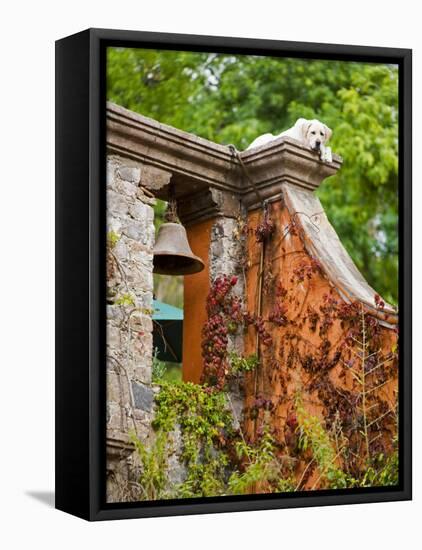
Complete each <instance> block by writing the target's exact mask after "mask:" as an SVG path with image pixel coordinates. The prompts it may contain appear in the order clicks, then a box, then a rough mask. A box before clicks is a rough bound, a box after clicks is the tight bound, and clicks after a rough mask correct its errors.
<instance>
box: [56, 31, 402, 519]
mask: <svg viewBox="0 0 422 550" xmlns="http://www.w3.org/2000/svg"><path fill="white" fill-rule="evenodd" d="M118 45H119V46H126V47H148V48H151V47H153V48H154V47H155V48H160V47H162V48H163V47H164V48H166V49H175V50H191V51H212V52H237V53H242V54H259V55H273V56H274V55H276V56H289V57H302V58H304V57H306V58H310V59H315V58H318V59H336V60H344V61H351V60H355V61H372V62H381V63H395V64H398V65H399V109H400V110H399V250H400V268H399V286H400V289H399V298H400V341H401V342H400V367H401V368H400V375H399V389H400V397H399V407H400V413H399V433H400V450H399V463H400V484H399V486H398V487H397V488H391V487H382V488H368V489H359V490H343V491H337V490H330V491H317V492H315V493H310V492H307V493H294V494H286V495H283V496H279V495H274V494H271V495H254V496H247V497H215V498H207V499H184V500H177V501H157V502H154V503H150V502H149V503H128V504H106V503H105V494H104V488H105V368H104V367H103V365H104V356H105V284H104V281H105V274H104V273H105V234H106V233H105V191H104V188H103V186H102V185H101V182H103V181H104V179H105V100H106V94H105V49H106V47H107V46H118ZM411 116H412V52H411V50H409V49H395V48H380V47H367V46H347V45H335V44H316V43H304V42H284V41H275V40H255V39H243V38H227V37H213V36H194V35H183V34H164V33H151V32H137V31H121V30H107V29H88V30H85V31H83V32H80V33H78V34H75V35H72V36H69V37H66V38H63V39H61V40H58V41H57V42H56V508H58V509H60V510H63V511H65V512H68V513H70V514H74V515H76V516H79V517H81V518H84V519H87V520H107V519H122V518H140V517H150V516H170V515H181V514H203V513H215V512H231V511H243V510H262V509H275V508H292V507H304V506H326V505H334V504H354V503H365V502H384V501H398V500H409V499H411V498H412V439H411V438H412V394H411V332H412V331H411V322H412V311H411V307H412V304H411V298H412V290H411V287H412V280H411V261H412V259H411V226H412V221H411V195H412V192H411V177H412V173H411V161H412V131H411V130H412V129H411Z"/></svg>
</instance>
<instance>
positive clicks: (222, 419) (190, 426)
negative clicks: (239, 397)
mask: <svg viewBox="0 0 422 550" xmlns="http://www.w3.org/2000/svg"><path fill="white" fill-rule="evenodd" d="M156 404H157V412H156V415H155V419H154V421H153V427H154V429H155V430H156V431H157V432H162V433H166V434H169V433H170V432H171V431H173V430H174V429H175V427H176V426H179V427H180V431H181V434H182V447H183V449H182V453H181V459H182V460H183V462H184V463H185V465H186V468H187V476H186V479H185V480H184V482H183V483H182V484H181V485H180V486H179V487H177V488H176V489H175V491H176V493H177V495H178V496H181V497H189V496H216V495H218V494H222V492H223V490H224V474H225V467H226V466H227V464H228V457H227V454H226V452H225V451H224V449H222V448H221V446H220V445H219V442H220V440H221V438H222V437H229V436H230V435H233V428H232V426H233V418H232V415H231V412H230V411H229V409H228V408H227V404H226V397H225V395H224V393H222V392H212V393H210V392H208V391H206V389H205V388H204V387H203V386H199V385H197V384H192V383H190V382H186V383H179V384H168V383H163V384H162V385H161V391H160V393H159V394H157V396H156Z"/></svg>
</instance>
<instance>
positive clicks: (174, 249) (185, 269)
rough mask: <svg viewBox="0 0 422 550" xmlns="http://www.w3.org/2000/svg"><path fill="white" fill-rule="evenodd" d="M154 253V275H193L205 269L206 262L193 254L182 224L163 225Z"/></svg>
mask: <svg viewBox="0 0 422 550" xmlns="http://www.w3.org/2000/svg"><path fill="white" fill-rule="evenodd" d="M153 253H154V273H160V274H162V275H191V274H192V273H198V272H199V271H202V270H203V269H204V262H203V261H202V260H201V258H198V256H195V254H194V253H193V252H192V250H191V248H190V246H189V241H188V237H187V234H186V229H185V228H184V227H183V225H182V224H180V223H175V222H165V223H163V225H162V226H161V227H160V229H159V230H158V235H157V239H156V241H155V246H154V250H153Z"/></svg>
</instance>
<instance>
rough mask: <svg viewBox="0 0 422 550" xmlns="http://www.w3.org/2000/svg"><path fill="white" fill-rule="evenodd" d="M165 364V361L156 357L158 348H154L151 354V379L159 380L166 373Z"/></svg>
mask: <svg viewBox="0 0 422 550" xmlns="http://www.w3.org/2000/svg"><path fill="white" fill-rule="evenodd" d="M166 371H167V366H166V363H165V361H160V359H158V348H155V350H154V354H153V356H152V381H153V382H156V383H157V382H160V381H161V380H162V379H163V378H164V375H165V374H166Z"/></svg>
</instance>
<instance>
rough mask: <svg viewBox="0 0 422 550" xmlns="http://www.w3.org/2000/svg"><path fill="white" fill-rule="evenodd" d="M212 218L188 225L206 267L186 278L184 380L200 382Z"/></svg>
mask: <svg viewBox="0 0 422 550" xmlns="http://www.w3.org/2000/svg"><path fill="white" fill-rule="evenodd" d="M212 226H213V220H206V221H204V222H200V223H197V224H195V225H192V226H190V227H188V228H187V234H188V239H189V244H190V246H191V249H192V251H193V253H194V254H196V255H197V256H199V257H200V258H201V259H202V260H203V262H204V263H205V268H204V269H203V270H202V271H201V272H200V273H196V274H194V275H186V276H185V278H184V321H183V380H184V381H185V382H195V383H199V382H200V379H201V374H202V350H201V332H202V327H203V326H204V324H205V322H206V309H205V305H206V299H207V296H208V292H209V288H210V276H209V248H210V240H211V229H212Z"/></svg>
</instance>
